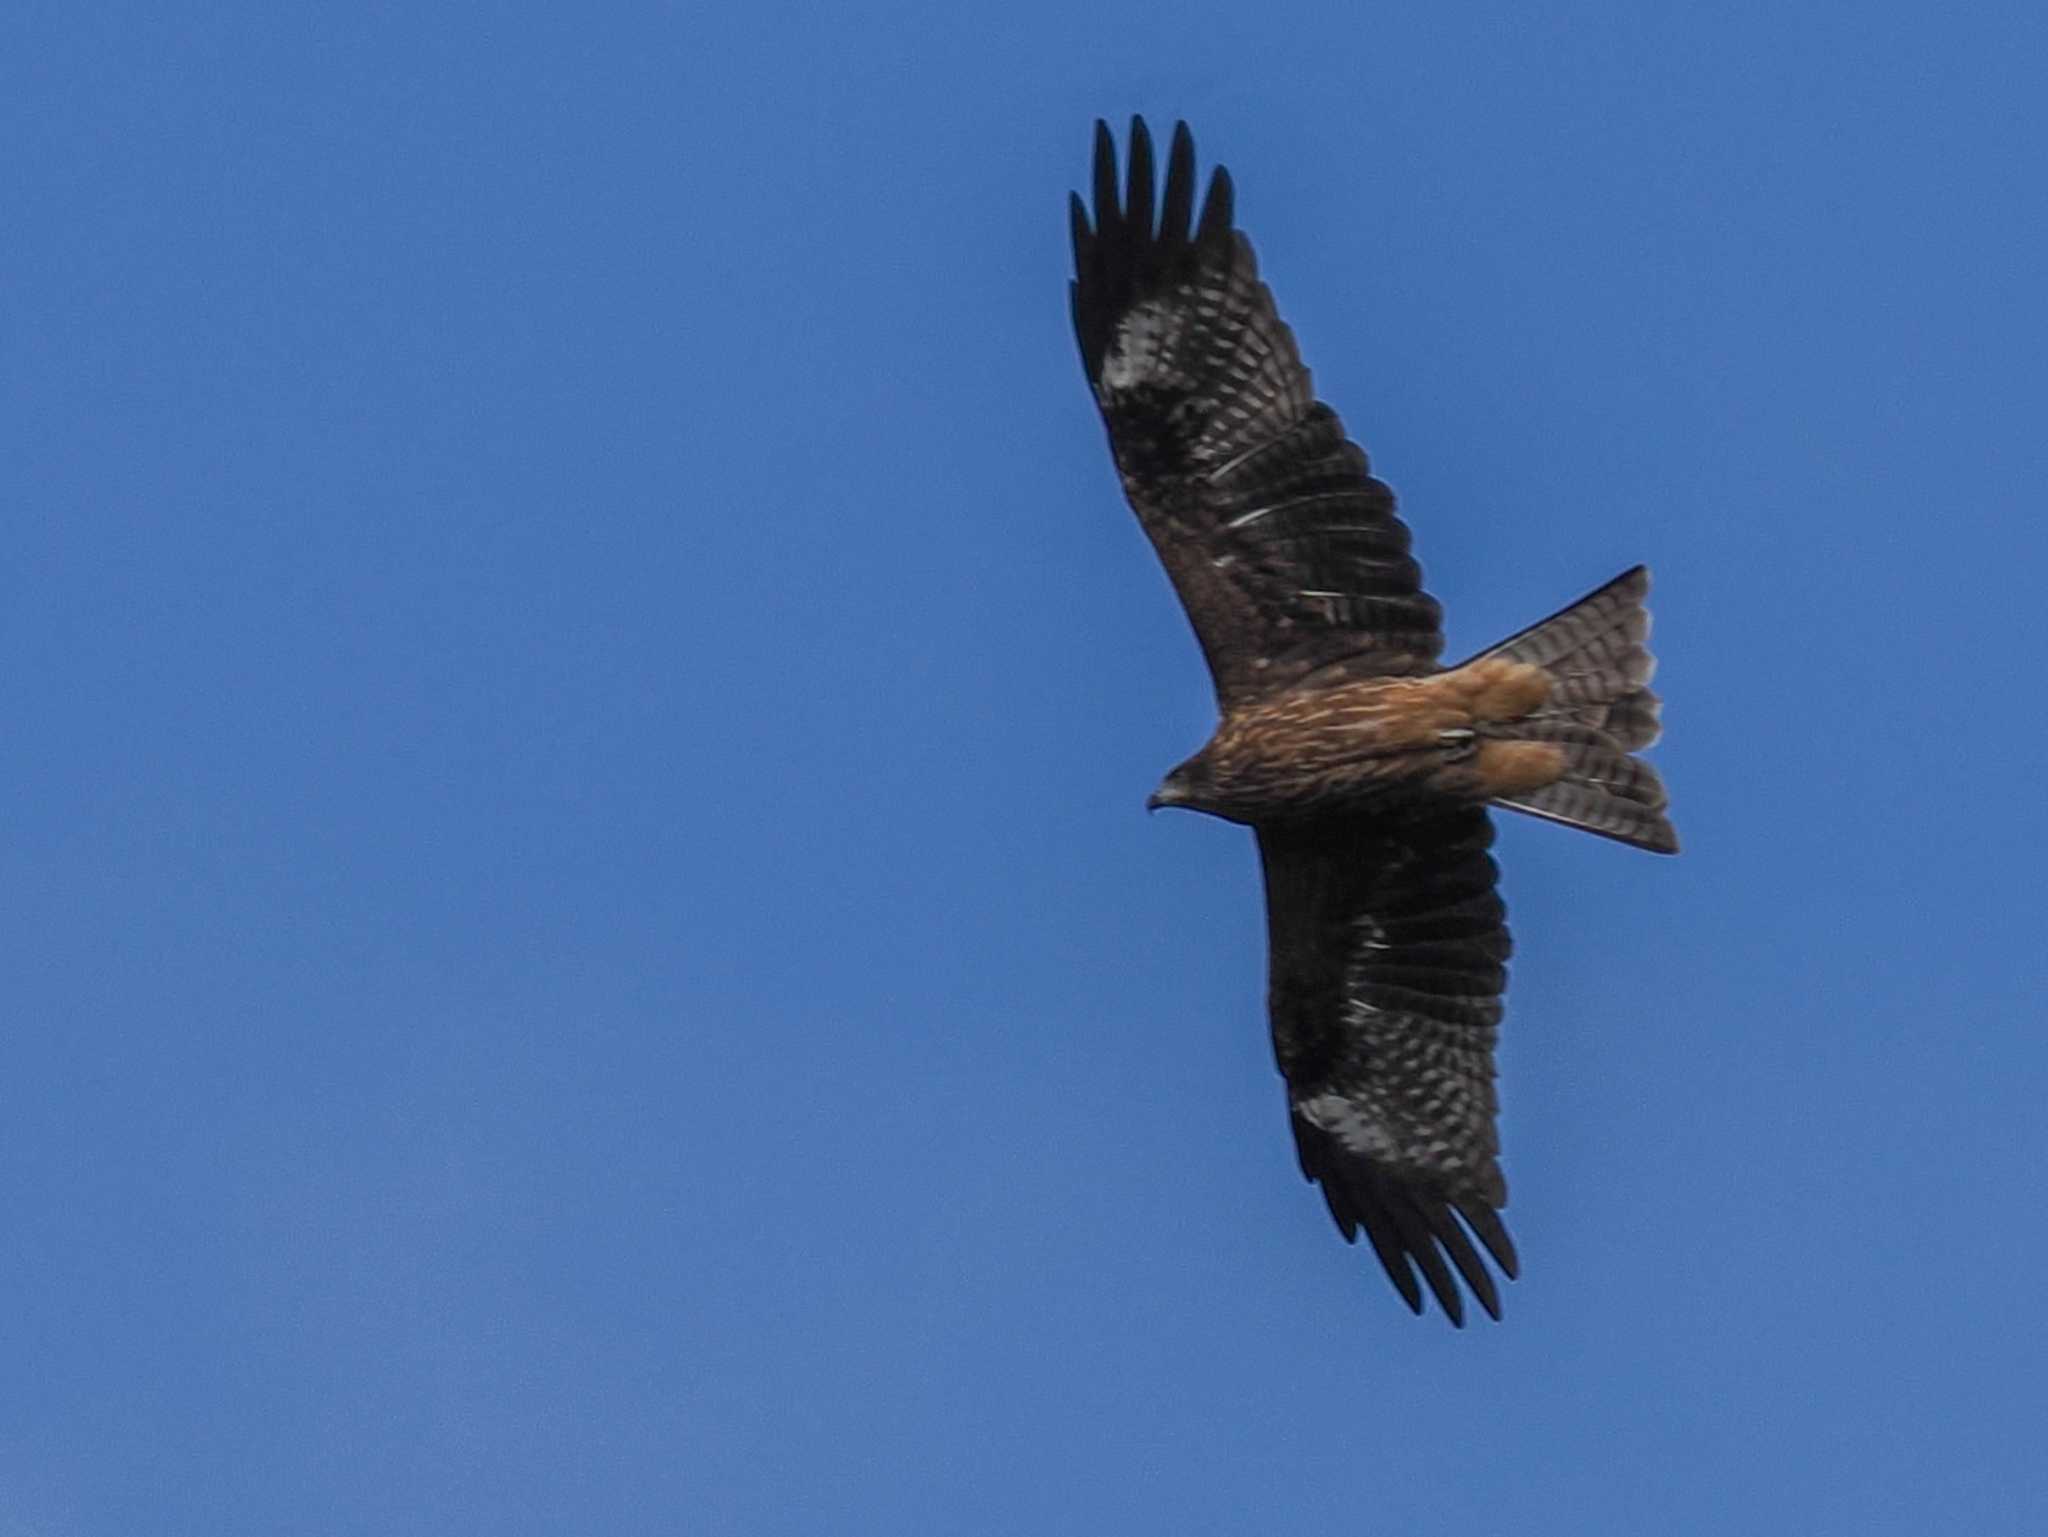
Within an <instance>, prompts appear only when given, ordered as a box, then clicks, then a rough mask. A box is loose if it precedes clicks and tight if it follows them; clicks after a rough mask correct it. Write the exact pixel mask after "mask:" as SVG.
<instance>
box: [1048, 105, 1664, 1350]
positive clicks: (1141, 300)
mask: <svg viewBox="0 0 2048 1537" xmlns="http://www.w3.org/2000/svg"><path fill="white" fill-rule="evenodd" d="M1093 191H1094V209H1093V217H1092V219H1091V217H1090V211H1089V209H1088V207H1087V206H1086V205H1085V204H1083V203H1082V201H1081V200H1080V199H1079V198H1075V199H1074V200H1073V210H1072V212H1073V230H1074V260H1075V281H1074V285H1073V307H1074V328H1075V333H1076V336H1077V338H1078V340H1079V342H1080V347H1081V356H1082V362H1083V364H1084V366H1085V367H1086V369H1087V372H1088V378H1089V383H1090V385H1091V387H1092V388H1093V390H1094V394H1095V400H1096V404H1097V405H1098V406H1099V407H1100V409H1101V412H1102V417H1103V421H1104V424H1105V425H1106V426H1107V428H1108V430H1109V438H1110V446H1111V449H1112V451H1113V453H1114V455H1115V458H1116V464H1117V469H1118V472H1119V474H1120V476H1121V477H1122V480H1123V485H1124V491H1125V494H1126V496H1127V497H1128V498H1129V500H1130V503H1131V506H1132V508H1133V510H1135V511H1136V513H1137V514H1138V520H1139V522H1140V523H1141V524H1142V525H1143V527H1144V529H1145V532H1146V533H1147V534H1148V535H1149V536H1150V538H1151V540H1152V544H1153V547H1154V548H1155V549H1156V550H1157V551H1158V553H1159V557H1160V559H1161V561H1162V562H1163V563H1164V565H1165V566H1166V569H1167V573H1168V575H1169V576H1170V577H1171V578H1172V580H1173V583H1174V587H1175V588H1176V590H1177V591H1178V592H1179V594H1180V597H1181V602H1182V605H1183V607H1185V608H1186V610H1187V613H1188V618H1189V620H1190V622H1191V623H1192V624H1193V626H1194V629H1195V633H1196V636H1197V638H1198V639H1199V640H1200V642H1201V644H1202V650H1203V653H1204V655H1205V657H1206V658H1207V660H1208V663H1209V669H1210V673H1211V675H1212V677H1213V679H1214V681H1215V684H1216V696H1217V704H1218V708H1219V714H1220V720H1219V723H1218V725H1217V728H1216V731H1215V734H1214V735H1213V736H1212V737H1211V738H1210V740H1209V742H1208V744H1207V745H1206V746H1205V747H1204V748H1203V749H1202V750H1201V751H1200V752H1199V753H1197V754H1195V756H1193V757H1192V758H1190V759H1188V760H1187V761H1186V762H1184V763H1182V764H1181V765H1180V766H1179V767H1178V768H1176V769H1175V770H1174V771H1173V772H1172V773H1171V774H1169V775H1168V776H1167V777H1166V779H1165V781H1164V782H1163V783H1162V784H1161V785H1160V787H1159V789H1158V791H1157V792H1156V793H1155V794H1154V796H1153V798H1152V804H1153V805H1155V806H1182V807H1186V808H1188V809H1191V810H1197V811H1204V812H1208V813H1210V814H1212V815H1215V816H1220V817H1224V818H1227V819H1228V820H1231V821H1234V822H1241V823H1245V824H1247V825H1249V826H1251V827H1252V828H1254V829H1255V831H1256V832H1257V834H1258V840H1259V853H1260V861H1261V868H1262V870H1263V872H1264V875H1265V883H1266V909H1267V924H1268V938H1269V942H1270V946H1271V975H1270V985H1269V989H1268V1003H1269V1009H1270V1013H1271V1016H1272V1030H1273V1044H1274V1051H1275V1055H1276V1057H1277V1059H1278V1061H1279V1065H1280V1069H1281V1072H1282V1074H1283V1076H1284V1077H1285V1078H1286V1080H1287V1087H1288V1100H1289V1107H1290V1116H1291V1121H1292V1124H1293V1128H1294V1135H1295V1146H1296V1150H1297V1152H1298V1154H1299V1156H1300V1160H1301V1167H1302V1170H1303V1172H1304V1173H1305V1174H1306V1175H1307V1176H1308V1177H1309V1178H1311V1179H1313V1180H1316V1181H1317V1182H1319V1183H1320V1184H1321V1185H1322V1188H1323V1194H1324V1197H1325V1199H1326V1200H1327V1202H1328V1203H1329V1207H1330V1211H1331V1215H1332V1216H1333V1217H1334V1218H1335V1219H1336V1222H1337V1225H1338V1227H1339V1229H1340V1230H1341V1231H1342V1232H1343V1233H1344V1236H1345V1237H1346V1238H1355V1237H1357V1235H1358V1234H1359V1233H1360V1232H1363V1233H1364V1234H1365V1235H1366V1237H1367V1239H1368V1240H1369V1241H1370V1242H1371V1244H1372V1246H1373V1249H1374V1251H1375V1252H1376V1253H1377V1254H1378V1256H1379V1259H1380V1261H1381V1264H1382V1265H1383V1266H1384V1267H1385V1269H1386V1271H1387V1275H1388V1277H1389V1278H1390V1279H1391V1280H1392V1281H1393V1282H1394V1285H1395V1286H1396V1287H1397V1288H1398V1289H1399V1290H1400V1292H1401V1294H1402V1296H1403V1297H1404V1298H1406V1299H1407V1301H1408V1302H1409V1304H1410V1305H1411V1306H1412V1307H1414V1308H1415V1309H1416V1310H1417V1311H1420V1309H1421V1306H1422V1290H1421V1286H1420V1285H1419V1284H1418V1282H1417V1280H1416V1276H1415V1271H1416V1270H1418V1269H1419V1270H1420V1271H1421V1272H1422V1277H1423V1280H1424V1281H1426V1282H1427V1283H1428V1286H1429V1289H1430V1291H1431V1292H1432V1293H1433V1294H1434V1295H1435V1296H1436V1298H1437V1300H1438V1302H1439V1304H1440V1305H1441V1306H1442V1307H1443V1309H1444V1311H1445V1313H1446V1314H1447V1315H1448V1316H1449V1317H1450V1318H1451V1319H1452V1320H1453V1321H1454V1322H1462V1321H1463V1301H1462V1294H1461V1292H1460V1290H1459V1288H1458V1285H1457V1282H1456V1281H1455V1280H1454V1279H1453V1277H1452V1268H1453V1267H1455V1270H1456V1272H1457V1274H1458V1275H1459V1276H1461V1277H1462V1278H1463V1279H1464V1282H1465V1286H1466V1287H1467V1288H1468V1289H1469V1290H1470V1291H1471V1293H1472V1295H1473V1296H1475V1297H1476V1298H1477V1299H1478V1300H1479V1302H1480V1304H1481V1305H1482V1306H1483V1307H1484V1308H1485V1309H1486V1310H1487V1311H1488V1312H1489V1313H1491V1314H1493V1315H1494V1316H1496V1317H1498V1316H1499V1294H1498V1289H1497V1287H1496V1286H1495V1283H1494V1280H1493V1277H1492V1275H1491V1274H1490V1273H1489V1271H1488V1269H1487V1266H1486V1264H1485V1262H1484V1260H1483V1259H1482V1258H1481V1255H1480V1252H1479V1248H1477V1247H1475V1246H1474V1242H1473V1240H1474V1239H1477V1241H1478V1245H1479V1246H1480V1247H1483V1248H1484V1250H1485V1252H1486V1254H1487V1255H1488V1256H1490V1257H1491V1258H1492V1260H1493V1263H1494V1265H1495V1266H1496V1267H1498V1268H1499V1269H1500V1270H1501V1271H1502V1272H1503V1273H1504V1274H1507V1275H1509V1276H1512V1275H1514V1274H1515V1272H1516V1269H1517V1263H1518V1262H1517V1260H1516V1256H1515V1250H1514V1246H1513V1244H1512V1243H1511V1242H1510V1240H1509V1238H1508V1235H1507V1231H1506V1229H1505V1228H1504V1227H1503V1226H1502V1224H1501V1221H1500V1217H1499V1209H1500V1208H1501V1207H1502V1206H1504V1205H1505V1204H1506V1201H1507V1185H1506V1182H1505V1181H1504V1180H1503V1178H1502V1177H1501V1172H1500V1166H1499V1156H1498V1155H1499V1139H1498V1136H1497V1134H1496V1131H1495V1125H1494V1120H1495V1112H1496V1108H1497V1107H1496V1101H1495V1096H1494V1087H1493V1048H1494V1042H1495V1036H1496V1034H1497V1031H1498V1026H1499V1022H1500V1018H1501V994H1502V991H1503V989H1504V988H1505V986H1506V979H1507V973H1506V968H1505V962H1506V960H1507V956H1508V950H1509V942H1508V935H1507V927H1506V917H1505V910H1504V909H1503V907H1502V905H1501V902H1500V898H1499V896H1498V894H1497V892H1496V890H1495V885H1496V879H1497V876H1498V871H1497V870H1496V868H1495V866H1494V862H1493V859H1492V858H1491V856H1490V855H1489V854H1488V853H1487V849H1488V847H1489V846H1490V845H1491V843H1492V841H1493V827H1492V822H1491V819H1490V817H1489V814H1488V810H1487V808H1488V807H1489V806H1495V805H1498V806H1506V807H1510V808H1512V809H1514V810H1518V811H1525V812H1528V813H1530V814H1532V815H1535V816H1539V817H1545V818H1548V819H1550V820H1553V821H1558V822H1563V823H1566V824H1568V825H1571V826H1575V827H1581V828H1584V829H1586V830H1588V831H1592V832H1597V833H1600V834H1601V835H1603V836H1606V837H1611V838H1615V839H1618V840H1620V841H1622V842H1626V843H1632V844H1635V845H1636V846H1638V847H1642V848H1647V849H1652V850H1655V851H1658V852H1665V853H1668V852H1672V851H1674V850H1675V849H1676V847H1677V840H1676V838H1675V837H1674V836H1673V834H1672V831H1671V826H1670V824H1669V822H1667V821H1666V820H1665V818H1664V815H1663V812H1664V806H1665V796H1664V791H1663V787H1662V785H1661V784H1660V783H1659V782H1658V779H1657V775H1656V773H1655V771H1654V770H1652V769H1651V768H1650V767H1649V765H1648V764H1646V763H1644V762H1643V761H1642V760H1640V759H1639V758H1637V757H1635V756H1634V754H1635V753H1636V752H1637V751H1638V750H1640V749H1641V748H1643V747H1646V746H1648V745H1649V744H1650V743H1651V742H1652V741H1654V740H1655V738H1656V735H1657V730H1658V725H1657V715H1658V709H1657V698H1656V695H1654V694H1653V693H1651V692H1650V690H1649V687H1648V684H1649V677H1650V672H1651V670H1652V665H1653V664H1652V662H1651V659H1650V656H1649V653H1648V651H1647V650H1646V649H1645V647H1644V641H1645V639H1646V637H1647V634H1648V628H1649V621H1648V616H1647V614H1646V612H1645V610H1644V608H1643V598H1644V595H1645V594H1646V593H1647V591H1648V588H1649V576H1648V573H1647V572H1646V571H1644V570H1643V568H1641V567H1637V568H1635V569H1634V570H1631V571H1628V572H1625V573H1623V574H1622V575H1621V576H1619V577H1617V578H1616V579H1615V580H1614V581H1612V582H1609V583H1608V584H1607V585H1606V586H1605V587H1602V588H1600V589H1598V590H1597V591H1595V592H1593V593H1591V594H1589V595H1588V596H1587V597H1585V598H1583V599H1581V600H1580V601H1579V602H1577V603H1575V604H1573V605H1572V606H1571V607H1569V608H1567V609H1565V610H1563V611H1561V612H1559V613H1557V614H1554V615H1552V616H1551V617H1550V618H1549V619H1546V620H1544V621H1542V622H1541V623H1540V624H1537V625H1534V626H1531V627H1530V628H1529V629H1527V630H1524V631H1522V632H1521V633H1520V634H1518V635H1515V636H1512V637H1510V638H1509V639H1507V640H1505V641H1502V642H1501V643H1500V644H1499V645H1497V646H1494V647H1491V648H1490V649H1488V650H1487V651H1485V652H1483V653H1481V654H1480V655H1479V656H1477V657H1474V658H1472V659H1470V660H1469V661H1467V662H1465V663H1464V664H1462V665H1460V666H1456V667H1448V668H1447V667H1445V666H1444V665H1443V664H1442V662H1441V660H1440V656H1439V654H1440V652H1441V651H1442V648H1443V636H1442V632H1441V628H1440V620H1441V609H1440V608H1439V606H1438V604H1437V602H1436V600H1435V599H1434V598H1432V597H1430V596H1429V594H1428V593H1426V592H1424V591H1423V590H1422V574H1421V569H1420V567H1418V566H1417V565H1416V563H1415V561H1414V560H1413V559H1412V558H1411V557H1410V555H1409V533H1408V529H1407V526H1406V525H1405V524H1404V523H1403V522H1402V521H1401V520H1400V518H1399V517H1397V516H1396V515H1395V511H1394V498H1393V493H1392V492H1390V491H1389V490H1388V489H1387V487H1386V486H1385V485H1384V484H1382V483H1381V482H1380V481H1378V480H1376V479H1375V478H1373V476H1372V474H1371V472H1370V467H1369V465H1368V462H1367V460H1366V456H1365V454H1364V453H1363V451H1361V450H1360V449H1359V448H1358V447H1357V445H1356V444H1354V443H1352V442H1351V441H1350V440H1349V439H1348V438H1347V437H1346V436H1345V433H1344V428H1343V424H1342V423H1341V422H1339V421H1338V419H1337V416H1336V413H1335V412H1333V411H1331V410H1330V408H1329V407H1328V406H1326V405H1323V404H1322V403H1321V402H1319V401H1317V400H1316V399H1315V397H1314V391H1313V388H1312V386H1311V383H1310V379H1309V374H1308V370H1307V369H1306V368H1305V367H1303V366H1302V363H1301V360H1300V358H1299V356H1298V355H1297V354H1296V351H1295V346H1294V338H1293V334H1292V333H1291V332H1290V331H1289V330H1288V328H1287V327H1286V325H1285V324H1284V323H1282V322H1281V320H1280V319H1279V316H1278V313H1277V312H1276V310H1275V309H1274V306H1273V299H1272V295H1271V294H1270V293H1269V292H1268V291H1267V289H1266V286H1265V284H1264V283H1263V282H1261V281H1260V280H1259V276H1258V271H1257V264H1256V262H1255V261H1254V259H1253V256H1252V250H1251V246H1250V244H1249V242H1248V241H1247V240H1246V239H1245V237H1244V236H1243V234H1242V233H1240V232H1239V231H1238V230H1237V229H1236V227H1235V225H1234V222H1233V220H1234V214H1233V196H1232V191H1231V185H1230V180H1229V177H1228V176H1227V174H1225V173H1224V172H1223V171H1222V170H1220V169H1219V170H1217V172H1216V173H1215V175H1214V177H1213V179H1212V181H1211V184H1210V188H1209V192H1208V196H1207V197H1206V198H1205V199H1204V200H1203V202H1202V206H1201V210H1200V213H1199V217H1198V216H1197V213H1196V208H1195V201H1196V200H1195V174H1194V145H1193V142H1192V140H1191V139H1190V137H1189V135H1188V132H1187V129H1186V127H1185V125H1182V126H1179V127H1177V128H1176V129H1175V132H1174V139H1173V146H1172V150H1171V152H1170V155H1169V158H1168V163H1167V173H1166V179H1165V186H1164V192H1163V196H1162V197H1161V198H1159V200H1158V201H1157V203H1156V205H1155V199H1154V185H1153V163H1152V145H1151V140H1150V137H1149V136H1148V134H1147V133H1146V131H1145V127H1144V124H1143V123H1142V122H1141V121H1137V120H1134V121H1133V123H1132V128H1131V139H1130V163H1129V168H1128V176H1127V178H1126V179H1124V180H1123V184H1122V185H1120V179H1119V177H1118V174H1117V163H1116V150H1115V145H1114V143H1113V142H1112V140H1111V138H1110V135H1109V131H1108V129H1107V128H1106V127H1105V126H1104V125H1102V124H1100V123H1098V124H1097V125H1096V149H1095V174H1094V189H1093ZM1447 1262H1448V1263H1447Z"/></svg>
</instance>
